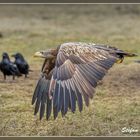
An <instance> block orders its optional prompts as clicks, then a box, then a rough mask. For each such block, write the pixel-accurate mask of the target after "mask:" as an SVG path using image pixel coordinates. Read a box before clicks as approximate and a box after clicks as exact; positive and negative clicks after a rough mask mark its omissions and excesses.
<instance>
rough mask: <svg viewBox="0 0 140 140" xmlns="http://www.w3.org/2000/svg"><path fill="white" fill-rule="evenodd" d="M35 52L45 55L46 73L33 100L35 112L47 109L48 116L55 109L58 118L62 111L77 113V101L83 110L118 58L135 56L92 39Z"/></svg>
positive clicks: (42, 111)
mask: <svg viewBox="0 0 140 140" xmlns="http://www.w3.org/2000/svg"><path fill="white" fill-rule="evenodd" d="M35 56H40V57H43V58H45V61H44V64H43V66H42V74H41V77H40V79H39V81H38V84H37V86H36V89H35V91H34V95H33V98H32V104H34V103H35V113H34V114H37V112H38V111H40V119H42V117H43V115H44V112H45V111H46V119H47V120H48V119H49V117H50V115H51V112H52V109H53V115H54V119H55V118H56V117H57V116H58V113H59V112H60V111H61V113H62V116H64V115H65V114H66V113H67V111H68V109H70V110H71V111H72V112H73V113H74V112H75V110H76V104H77V105H78V108H79V111H80V112H81V111H82V109H83V100H84V101H85V104H86V106H88V105H89V99H90V98H93V94H94V93H95V87H96V86H97V84H98V82H99V81H100V80H102V78H103V77H104V75H105V74H106V72H107V71H108V69H109V68H111V67H112V65H113V64H114V63H115V62H122V61H123V58H124V56H135V54H131V53H127V52H124V51H122V50H119V49H117V48H115V47H111V46H107V45H96V44H92V43H81V42H70V43H64V44H61V45H60V46H59V47H57V49H51V50H47V51H42V52H37V53H36V54H35Z"/></svg>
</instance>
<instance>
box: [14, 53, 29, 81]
mask: <svg viewBox="0 0 140 140" xmlns="http://www.w3.org/2000/svg"><path fill="white" fill-rule="evenodd" d="M12 57H14V58H15V62H14V64H16V65H17V67H18V69H19V71H20V73H21V74H24V75H25V78H26V77H27V75H28V74H29V71H30V70H29V65H28V63H27V61H26V60H25V59H24V57H23V55H22V54H21V53H16V54H13V55H12Z"/></svg>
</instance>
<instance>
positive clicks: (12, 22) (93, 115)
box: [0, 5, 140, 136]
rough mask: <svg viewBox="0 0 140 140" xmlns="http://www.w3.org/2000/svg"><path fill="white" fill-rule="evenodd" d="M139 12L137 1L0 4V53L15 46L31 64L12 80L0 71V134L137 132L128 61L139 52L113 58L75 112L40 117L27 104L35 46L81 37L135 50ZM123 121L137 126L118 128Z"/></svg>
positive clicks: (137, 84) (37, 64)
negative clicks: (91, 93) (121, 59)
mask: <svg viewBox="0 0 140 140" xmlns="http://www.w3.org/2000/svg"><path fill="white" fill-rule="evenodd" d="M139 16H140V5H0V33H1V36H0V53H1V54H2V52H5V51H6V52H8V53H9V55H11V54H13V53H15V52H21V53H22V54H23V55H24V56H25V58H26V59H27V61H28V63H29V64H30V69H32V70H33V72H31V73H30V75H29V78H27V79H25V78H24V77H20V78H16V80H15V81H13V80H12V77H8V78H7V80H6V81H4V80H3V75H2V73H0V135H1V136H138V135H140V102H139V101H140V64H138V63H135V62H134V60H140V56H137V57H134V58H126V59H125V60H124V62H123V63H121V64H115V65H114V66H113V67H112V68H111V69H110V70H109V72H108V74H107V75H106V76H105V77H104V78H103V80H102V81H101V82H100V83H99V85H98V87H97V88H96V94H95V95H94V99H93V100H91V102H90V106H89V107H88V108H87V107H84V110H83V111H82V112H81V113H79V112H78V110H77V111H76V113H75V114H73V113H71V112H68V114H67V115H66V117H65V118H61V115H59V117H58V118H57V119H56V120H53V117H51V119H50V120H49V121H46V120H45V118H43V120H42V121H40V120H39V116H34V115H33V112H34V106H32V105H31V99H32V95H33V91H34V88H35V86H36V83H37V79H38V77H39V75H40V69H41V65H42V63H43V59H37V58H34V57H33V54H34V53H35V52H36V51H39V50H44V49H47V48H52V47H56V46H57V45H59V44H60V43H63V42H69V41H82V42H94V43H98V44H109V45H112V46H116V47H118V48H120V49H123V50H126V51H129V52H133V53H136V54H138V55H140V38H139V36H140V31H139V27H140V18H139ZM11 59H12V58H11ZM12 60H13V59H12ZM124 127H126V128H128V129H130V128H133V129H137V130H138V132H135V133H122V132H121V130H122V129H123V128H124Z"/></svg>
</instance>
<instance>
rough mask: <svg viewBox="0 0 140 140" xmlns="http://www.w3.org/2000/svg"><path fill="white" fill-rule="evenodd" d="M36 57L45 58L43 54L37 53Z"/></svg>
mask: <svg viewBox="0 0 140 140" xmlns="http://www.w3.org/2000/svg"><path fill="white" fill-rule="evenodd" d="M34 57H44V56H43V54H42V53H41V52H36V53H35V54H34Z"/></svg>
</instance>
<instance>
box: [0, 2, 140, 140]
mask: <svg viewBox="0 0 140 140" xmlns="http://www.w3.org/2000/svg"><path fill="white" fill-rule="evenodd" d="M0 4H21V5H22V4H140V0H59V1H58V0H0ZM19 139H21V140H22V139H23V140H25V139H26V140H36V139H38V140H47V139H48V140H65V139H67V140H87V139H95V140H108V139H115V140H121V139H123V140H139V139H140V136H131V137H127V136H113V137H111V136H99V137H98V136H95V137H94V136H93V137H92V136H83V137H81V136H79V137H77V136H76V137H73V136H72V137H70V136H64V137H59V136H54V137H51V136H48V137H47V136H46V137H45V136H43V137H42V136H40V137H36V136H31V137H24V136H17V137H15V136H14V137H13V136H0V140H19Z"/></svg>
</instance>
